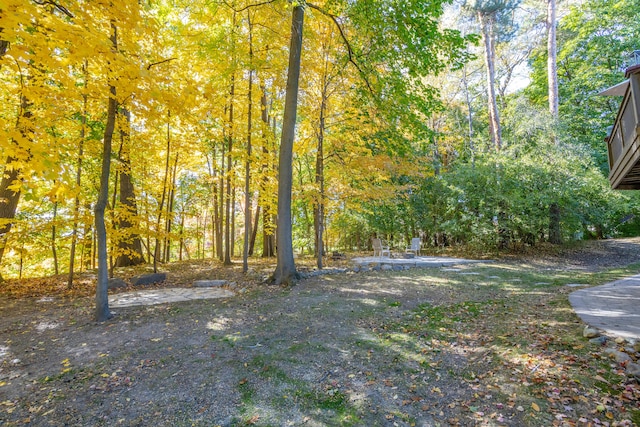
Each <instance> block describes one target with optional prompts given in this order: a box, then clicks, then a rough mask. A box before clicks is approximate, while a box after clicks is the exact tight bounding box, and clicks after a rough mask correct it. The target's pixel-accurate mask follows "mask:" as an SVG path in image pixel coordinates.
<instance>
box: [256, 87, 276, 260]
mask: <svg viewBox="0 0 640 427" xmlns="http://www.w3.org/2000/svg"><path fill="white" fill-rule="evenodd" d="M260 90H261V91H262V96H261V97H260V106H261V109H262V126H263V132H262V154H263V156H264V160H263V163H262V180H261V181H260V195H261V197H260V198H261V200H262V203H264V206H262V257H263V258H269V257H272V256H274V255H275V254H276V253H275V246H276V245H275V241H274V235H273V231H272V224H273V222H272V219H271V213H270V210H269V209H268V208H267V203H266V202H265V200H266V199H267V194H266V193H267V182H268V180H269V178H268V176H267V172H268V170H269V168H270V167H271V165H270V162H269V159H270V156H271V152H270V151H269V140H270V138H269V135H270V134H271V131H270V121H269V106H268V103H267V89H266V87H265V86H264V85H262V86H260ZM258 209H260V207H258ZM256 228H257V227H256Z"/></svg>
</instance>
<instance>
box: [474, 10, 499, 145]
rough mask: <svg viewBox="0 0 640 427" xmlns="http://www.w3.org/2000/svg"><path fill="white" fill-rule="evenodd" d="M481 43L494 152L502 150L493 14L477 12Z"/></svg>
mask: <svg viewBox="0 0 640 427" xmlns="http://www.w3.org/2000/svg"><path fill="white" fill-rule="evenodd" d="M477 14H478V22H480V27H481V34H482V41H483V43H484V61H485V65H486V67H487V102H488V108H489V131H490V133H491V142H492V143H493V146H494V147H495V148H496V150H500V149H501V148H502V130H501V128H500V116H499V114H498V102H497V100H496V83H495V82H496V78H495V34H494V26H495V13H486V12H481V11H478V12H477Z"/></svg>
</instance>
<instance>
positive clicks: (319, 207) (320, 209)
mask: <svg viewBox="0 0 640 427" xmlns="http://www.w3.org/2000/svg"><path fill="white" fill-rule="evenodd" d="M327 88H328V82H327V76H326V75H325V76H324V82H323V87H322V100H321V102H320V120H319V123H318V147H317V148H318V151H317V153H316V186H317V188H318V200H316V204H315V206H314V212H313V225H314V230H315V246H316V247H315V250H316V264H317V266H318V270H322V268H323V265H322V262H323V258H322V257H323V256H324V242H323V240H322V238H323V234H324V128H325V111H326V109H327Z"/></svg>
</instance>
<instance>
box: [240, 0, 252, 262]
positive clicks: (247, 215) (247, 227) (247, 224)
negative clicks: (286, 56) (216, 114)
mask: <svg viewBox="0 0 640 427" xmlns="http://www.w3.org/2000/svg"><path fill="white" fill-rule="evenodd" d="M247 19H248V22H249V90H248V91H247V159H246V161H245V163H244V206H245V208H244V247H243V251H242V272H243V273H246V272H247V271H249V240H250V239H251V185H250V180H251V110H252V109H253V102H252V99H251V97H252V95H253V93H252V91H253V68H252V67H253V26H252V23H251V11H248V12H247Z"/></svg>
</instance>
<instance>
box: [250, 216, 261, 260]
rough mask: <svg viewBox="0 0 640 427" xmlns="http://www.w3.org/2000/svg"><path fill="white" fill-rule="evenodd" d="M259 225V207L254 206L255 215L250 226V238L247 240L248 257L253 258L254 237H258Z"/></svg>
mask: <svg viewBox="0 0 640 427" xmlns="http://www.w3.org/2000/svg"><path fill="white" fill-rule="evenodd" d="M259 225H260V205H259V204H258V205H256V213H255V216H254V219H253V226H251V237H250V239H249V256H253V251H254V249H255V245H256V237H258V226H259Z"/></svg>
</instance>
